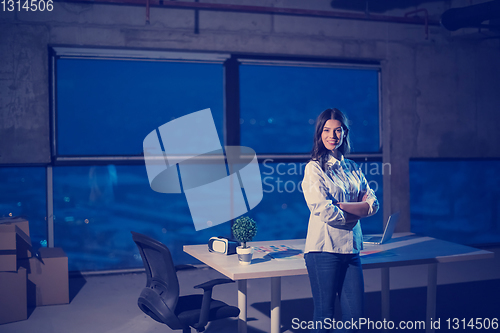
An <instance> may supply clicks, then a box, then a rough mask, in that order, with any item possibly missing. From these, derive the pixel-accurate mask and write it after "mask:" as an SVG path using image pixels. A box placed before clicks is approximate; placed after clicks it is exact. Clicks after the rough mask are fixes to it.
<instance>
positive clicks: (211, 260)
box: [184, 233, 494, 333]
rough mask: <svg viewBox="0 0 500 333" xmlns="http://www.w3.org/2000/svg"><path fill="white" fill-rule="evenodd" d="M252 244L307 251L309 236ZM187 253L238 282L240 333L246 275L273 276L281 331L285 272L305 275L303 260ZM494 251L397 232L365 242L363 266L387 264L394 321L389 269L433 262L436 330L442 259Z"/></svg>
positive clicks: (430, 314)
mask: <svg viewBox="0 0 500 333" xmlns="http://www.w3.org/2000/svg"><path fill="white" fill-rule="evenodd" d="M248 244H249V245H250V246H256V247H258V246H270V245H281V244H283V245H288V246H290V247H292V248H295V249H301V250H304V246H305V239H292V240H279V241H266V242H251V243H248ZM184 252H186V253H188V254H190V255H191V256H193V257H195V258H196V259H198V260H200V261H201V262H203V263H205V264H206V265H208V266H210V267H212V268H214V269H215V270H217V271H219V272H220V273H222V274H224V275H225V276H227V277H228V278H230V279H232V280H235V281H238V307H239V309H240V316H239V320H238V332H239V333H246V331H247V322H246V320H247V280H248V279H257V278H271V333H278V332H280V304H281V277H282V276H292V275H306V274H307V269H306V266H305V262H304V260H303V259H293V260H292V259H290V260H276V259H271V258H270V257H269V255H265V254H264V253H254V256H253V259H252V264H251V265H247V266H245V265H240V264H239V263H238V258H237V256H236V255H230V256H227V255H222V254H217V253H210V252H208V249H207V245H206V244H203V245H186V246H184ZM493 255H494V254H493V252H489V251H483V250H478V249H475V248H472V247H468V246H464V245H459V244H455V243H451V242H446V241H442V240H438V239H435V238H431V237H425V236H417V235H414V234H412V233H397V234H394V235H393V238H392V239H391V240H390V241H389V242H388V243H386V244H382V245H365V249H364V250H363V253H362V256H361V262H362V265H363V268H364V269H371V268H381V269H382V318H386V319H387V320H389V292H390V284H389V282H390V274H389V268H390V267H396V266H407V265H421V264H427V265H428V269H429V270H428V283H427V316H426V317H427V318H426V319H427V321H426V332H433V331H434V330H433V329H431V328H430V327H429V325H427V323H428V322H429V319H430V318H435V315H436V289H437V264H438V263H444V262H453V261H465V260H472V259H486V258H493Z"/></svg>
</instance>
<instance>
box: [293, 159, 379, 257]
mask: <svg viewBox="0 0 500 333" xmlns="http://www.w3.org/2000/svg"><path fill="white" fill-rule="evenodd" d="M302 191H303V193H304V197H305V199H306V202H307V206H308V207H309V210H310V212H311V215H310V217H309V226H308V229H307V237H306V247H305V251H304V252H305V253H307V252H332V253H359V252H360V251H361V250H362V249H363V235H362V231H361V226H360V223H359V221H355V222H346V219H345V215H344V212H343V211H342V210H341V209H340V208H339V207H338V206H337V205H335V203H336V202H360V201H362V200H363V196H364V195H365V194H367V198H366V200H365V201H366V202H367V203H368V204H369V206H370V208H369V211H368V216H371V215H373V214H375V213H376V212H377V211H378V208H379V203H378V200H377V197H376V196H375V192H374V191H373V190H372V189H371V188H370V186H369V184H368V182H367V180H366V178H365V176H364V175H363V173H362V171H361V169H359V168H358V166H357V165H356V163H354V162H353V161H351V160H348V159H344V157H343V156H341V157H340V160H339V159H337V158H335V157H334V156H333V155H332V154H329V155H328V160H327V161H326V163H325V171H323V169H322V168H321V165H320V162H318V161H310V162H309V163H308V164H307V165H306V168H305V173H304V179H303V181H302Z"/></svg>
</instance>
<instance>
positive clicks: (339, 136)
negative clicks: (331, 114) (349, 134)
mask: <svg viewBox="0 0 500 333" xmlns="http://www.w3.org/2000/svg"><path fill="white" fill-rule="evenodd" d="M321 140H322V141H323V144H324V145H325V148H326V149H328V150H332V151H333V150H335V149H338V148H339V147H340V146H341V145H342V142H343V140H344V130H343V128H342V123H341V122H340V121H338V120H335V119H329V120H328V121H327V122H326V123H325V126H324V127H323V133H322V134H321Z"/></svg>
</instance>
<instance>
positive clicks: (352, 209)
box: [336, 194, 370, 223]
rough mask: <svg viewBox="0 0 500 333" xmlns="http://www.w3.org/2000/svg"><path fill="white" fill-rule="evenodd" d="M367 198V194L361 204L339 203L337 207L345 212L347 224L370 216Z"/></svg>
mask: <svg viewBox="0 0 500 333" xmlns="http://www.w3.org/2000/svg"><path fill="white" fill-rule="evenodd" d="M367 197H368V195H367V194H365V195H364V196H363V199H362V201H359V202H337V204H336V205H337V207H339V208H340V209H342V210H343V211H344V216H345V219H346V222H348V223H349V222H355V221H357V220H359V219H361V218H364V217H367V216H368V214H369V211H370V205H369V204H368V202H366V199H367Z"/></svg>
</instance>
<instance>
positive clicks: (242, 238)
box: [232, 216, 257, 265]
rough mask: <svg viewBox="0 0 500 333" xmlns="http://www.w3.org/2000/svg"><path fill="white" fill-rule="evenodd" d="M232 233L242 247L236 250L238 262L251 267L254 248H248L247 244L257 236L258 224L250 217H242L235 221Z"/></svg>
mask: <svg viewBox="0 0 500 333" xmlns="http://www.w3.org/2000/svg"><path fill="white" fill-rule="evenodd" d="M232 231H233V236H234V238H236V240H237V241H238V242H240V243H241V246H238V247H237V248H236V253H238V260H239V262H240V264H242V265H249V264H250V262H251V261H252V254H253V247H251V246H247V242H250V241H251V240H252V239H253V238H254V237H255V235H256V234H257V223H255V221H254V220H253V219H252V218H250V217H247V216H244V217H240V218H237V219H236V220H235V221H234V223H233V227H232Z"/></svg>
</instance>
